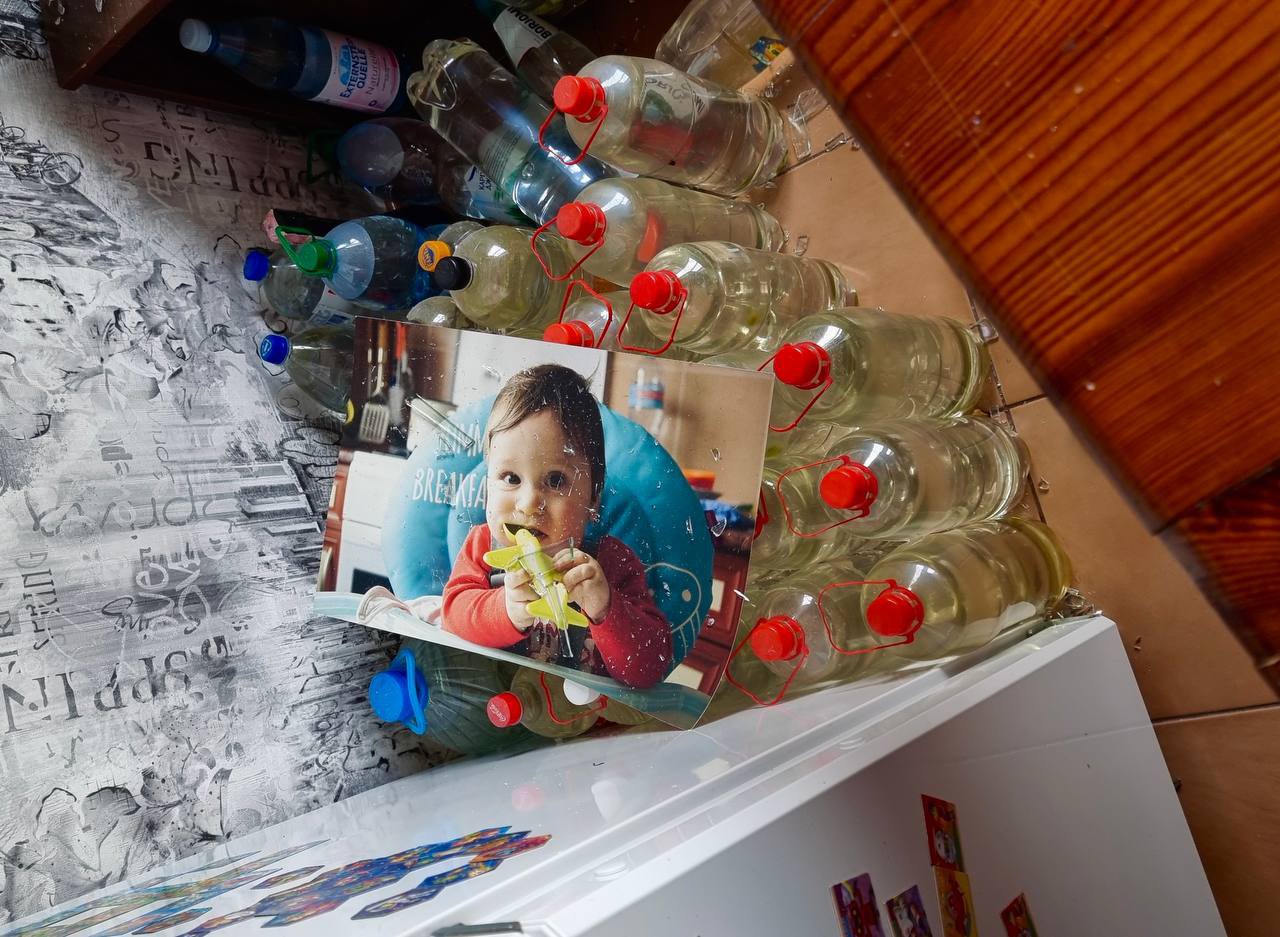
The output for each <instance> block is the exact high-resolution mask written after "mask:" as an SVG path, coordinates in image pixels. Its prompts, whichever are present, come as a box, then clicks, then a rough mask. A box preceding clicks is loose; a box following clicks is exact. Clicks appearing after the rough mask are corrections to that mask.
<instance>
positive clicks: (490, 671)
mask: <svg viewBox="0 0 1280 937" xmlns="http://www.w3.org/2000/svg"><path fill="white" fill-rule="evenodd" d="M406 658H407V659H406ZM514 669H515V668H513V667H511V666H510V665H508V664H503V663H501V662H499V661H495V660H492V659H490V658H488V657H484V656H482V655H480V654H473V653H471V652H469V651H463V650H459V649H458V648H452V647H446V646H445V645H443V644H434V643H432V642H430V641H419V640H417V639H414V638H406V639H405V641H404V644H403V645H401V650H400V653H399V654H398V655H396V659H395V660H394V661H393V662H392V664H391V666H390V667H388V668H387V669H386V670H384V671H382V672H381V673H379V674H378V675H376V676H375V677H374V678H373V680H372V681H371V682H370V684H369V702H370V704H371V705H372V706H373V711H374V712H375V713H377V715H378V718H379V719H381V720H382V721H384V722H403V723H405V724H406V725H408V726H409V727H410V728H412V729H414V731H416V732H418V734H419V735H423V736H425V737H426V738H428V739H430V740H432V741H434V742H436V743H438V744H440V745H443V746H444V747H445V748H449V749H452V750H453V751H455V752H461V753H462V754H464V755H488V754H491V753H493V752H499V751H503V750H505V749H510V748H513V747H516V746H518V745H522V744H524V743H527V742H528V741H530V739H531V736H530V735H529V733H528V732H526V731H524V730H523V729H519V728H517V729H516V730H515V731H511V730H506V729H499V728H498V727H496V726H494V725H493V724H492V723H491V722H490V721H489V720H488V719H486V718H485V706H486V705H487V704H488V702H489V698H490V697H491V696H493V695H494V694H495V693H501V692H502V691H503V690H504V689H505V687H506V686H507V684H508V683H509V682H510V680H511V673H512V671H513V670H514ZM411 680H412V688H411V684H410V681H411ZM415 703H416V704H417V705H416V706H415Z"/></svg>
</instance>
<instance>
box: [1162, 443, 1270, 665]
mask: <svg viewBox="0 0 1280 937" xmlns="http://www.w3.org/2000/svg"><path fill="white" fill-rule="evenodd" d="M1173 533H1174V534H1176V535H1177V536H1179V537H1181V538H1182V539H1183V540H1185V542H1186V543H1187V544H1189V545H1190V546H1191V549H1192V550H1193V551H1194V552H1195V554H1196V557H1197V558H1198V559H1199V561H1200V564H1201V565H1202V567H1203V573H1204V574H1203V576H1202V583H1203V585H1204V587H1205V591H1206V592H1207V593H1208V594H1209V596H1210V598H1212V599H1214V600H1216V601H1217V603H1218V605H1219V606H1220V607H1222V608H1223V609H1224V610H1225V611H1226V612H1227V613H1228V614H1230V615H1231V617H1232V618H1233V620H1234V623H1235V625H1236V629H1237V631H1238V632H1239V634H1240V637H1241V639H1242V640H1243V641H1244V642H1245V645H1246V647H1248V648H1249V650H1250V651H1251V652H1252V653H1253V655H1254V657H1255V659H1256V660H1257V661H1258V666H1259V667H1260V668H1261V670H1262V673H1263V675H1264V676H1266V677H1268V678H1269V679H1270V680H1271V682H1272V684H1273V685H1275V686H1280V468H1275V469H1272V470H1271V471H1270V472H1268V473H1266V474H1265V475H1263V476H1261V477H1259V478H1256V479H1254V480H1252V481H1249V482H1246V483H1245V484H1243V485H1238V486H1236V487H1235V488H1232V489H1231V490H1230V491H1228V492H1226V493H1225V494H1222V495H1219V496H1218V497H1216V498H1214V499H1213V500H1212V501H1209V502H1206V503H1205V504H1202V505H1200V506H1198V507H1197V508H1196V509H1195V510H1193V511H1191V512H1190V513H1189V514H1187V515H1186V516H1185V517H1182V518H1181V519H1179V520H1178V522H1177V523H1176V524H1175V525H1174V528H1173Z"/></svg>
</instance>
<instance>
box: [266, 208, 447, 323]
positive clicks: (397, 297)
mask: <svg viewBox="0 0 1280 937" xmlns="http://www.w3.org/2000/svg"><path fill="white" fill-rule="evenodd" d="M425 240H427V236H426V232H425V231H423V230H422V229H421V228H419V227H418V226H417V225H415V224H413V223H412V222H409V221H405V220H403V219H401V218H392V217H390V216H388V215H371V216H369V217H368V218H358V219H356V220H355V221H345V222H343V223H342V224H340V225H338V226H337V227H336V228H334V229H333V230H331V231H330V232H329V233H328V234H326V235H325V236H324V237H323V238H312V239H311V240H310V241H307V242H306V243H304V244H299V245H298V246H297V247H294V246H292V245H291V244H289V243H288V242H287V241H285V240H283V239H282V240H281V243H280V246H281V247H282V248H283V249H284V252H285V253H286V254H288V255H289V258H290V259H291V260H292V261H293V262H294V263H295V264H297V265H298V268H299V269H300V270H301V271H302V272H303V273H305V274H307V275H309V276H314V277H320V278H322V279H323V280H324V282H325V283H327V284H328V285H329V287H330V288H331V289H332V290H333V291H334V292H335V293H337V294H338V295H339V296H341V297H342V298H343V299H347V300H350V301H351V302H353V303H355V304H356V305H358V306H364V307H365V308H366V309H379V310H383V311H386V312H402V311H404V310H407V309H409V308H411V307H412V306H413V305H414V304H415V303H417V302H419V301H420V300H423V299H426V298H427V296H429V295H430V294H431V280H430V278H429V276H428V274H427V272H426V271H425V270H423V269H422V268H421V267H419V266H418V248H419V247H420V246H421V244H422V242H423V241H425Z"/></svg>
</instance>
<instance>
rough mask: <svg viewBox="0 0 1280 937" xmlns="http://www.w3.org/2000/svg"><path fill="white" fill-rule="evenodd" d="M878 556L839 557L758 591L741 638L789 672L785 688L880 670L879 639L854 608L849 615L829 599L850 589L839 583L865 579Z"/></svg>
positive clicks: (783, 673) (776, 670)
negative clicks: (753, 617) (750, 624)
mask: <svg viewBox="0 0 1280 937" xmlns="http://www.w3.org/2000/svg"><path fill="white" fill-rule="evenodd" d="M878 556H879V553H878V552H874V551H873V552H868V553H862V554H849V555H845V556H842V557H840V558H839V559H833V560H831V561H830V562H827V563H823V564H820V565H818V566H815V567H811V568H810V569H808V570H806V571H804V572H798V573H793V574H792V575H790V576H788V577H786V578H785V579H784V580H782V581H780V582H779V583H778V584H777V585H775V586H774V587H773V588H771V589H769V590H768V591H766V592H765V593H764V594H762V595H761V596H760V597H759V599H758V601H757V609H758V614H759V618H758V620H757V621H756V625H755V627H754V628H752V630H751V634H750V637H749V638H748V641H747V643H748V645H749V646H750V648H751V651H752V653H754V654H755V656H756V657H757V658H759V659H760V660H761V661H763V662H764V664H765V666H767V667H768V668H769V669H770V670H772V671H773V672H774V673H775V674H776V675H778V676H780V677H783V678H786V677H789V676H791V674H793V673H794V674H795V679H794V680H792V682H791V686H792V687H795V688H797V689H798V688H800V687H806V686H814V685H816V684H819V683H827V682H829V681H832V680H850V679H852V678H854V677H857V676H861V675H863V674H866V673H868V672H870V671H872V670H876V669H883V668H884V666H885V663H886V662H885V660H884V655H882V654H880V653H879V648H880V646H881V645H883V644H884V643H885V642H884V639H883V638H882V637H880V636H879V635H877V634H875V633H874V632H872V631H871V629H870V628H868V627H867V625H866V622H865V621H864V620H863V618H862V614H861V610H860V609H858V608H857V607H856V606H853V607H852V614H851V613H850V611H851V609H850V607H849V606H848V603H844V604H836V603H833V601H832V598H833V597H836V596H840V597H843V595H844V594H846V593H847V591H848V589H849V588H850V587H848V586H842V584H843V583H848V582H850V581H855V582H862V581H863V580H865V579H867V578H868V570H869V569H870V568H871V567H872V565H873V564H874V563H875V561H876V559H877V557H878ZM824 612H825V621H824V615H823V613H824ZM828 627H830V636H828V633H827V629H828ZM837 648H838V649H839V650H837ZM841 651H860V652H861V653H856V654H842V653H840V652H841Z"/></svg>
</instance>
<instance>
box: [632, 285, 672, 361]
mask: <svg viewBox="0 0 1280 937" xmlns="http://www.w3.org/2000/svg"><path fill="white" fill-rule="evenodd" d="M688 303H689V293H688V291H685V292H684V293H682V294H681V296H680V304H679V305H678V306H676V308H675V320H674V321H673V322H672V323H671V334H670V335H668V336H667V340H666V341H665V342H663V343H662V344H661V345H660V346H659V347H657V348H641V347H640V346H639V345H628V344H627V343H626V341H625V340H624V339H623V337H622V336H623V334H624V333H625V332H626V331H627V323H628V322H630V321H631V313H633V312H634V311H635V308H636V304H635V302H634V301H632V303H631V305H630V306H628V307H627V314H626V315H625V316H623V318H622V324H621V325H620V326H618V347H619V348H621V349H622V350H623V351H634V352H637V353H638V354H642V355H654V356H657V355H660V354H662V353H663V352H664V351H666V350H667V349H668V348H670V347H671V343H672V342H674V341H675V340H676V332H677V331H678V330H679V328H680V320H681V319H682V318H683V317H684V307H685V306H687V305H688ZM661 314H662V315H668V314H669V313H661Z"/></svg>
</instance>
